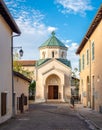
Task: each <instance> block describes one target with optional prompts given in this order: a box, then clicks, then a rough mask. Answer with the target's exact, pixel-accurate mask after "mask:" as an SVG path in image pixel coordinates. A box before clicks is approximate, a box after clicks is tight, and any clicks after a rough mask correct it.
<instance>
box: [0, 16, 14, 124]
mask: <svg viewBox="0 0 102 130" xmlns="http://www.w3.org/2000/svg"><path fill="white" fill-rule="evenodd" d="M11 35H12V32H11V30H10V28H9V26H8V25H7V23H6V22H5V21H4V19H3V17H2V16H1V15H0V123H2V122H4V121H5V120H7V119H8V118H10V117H11V115H12V69H11ZM1 93H6V95H7V97H6V114H5V115H4V116H1Z"/></svg>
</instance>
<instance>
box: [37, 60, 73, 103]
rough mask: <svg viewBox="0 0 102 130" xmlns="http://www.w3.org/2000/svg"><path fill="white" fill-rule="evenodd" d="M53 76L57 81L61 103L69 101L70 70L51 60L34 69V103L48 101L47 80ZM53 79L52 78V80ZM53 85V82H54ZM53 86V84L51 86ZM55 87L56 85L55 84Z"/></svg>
mask: <svg viewBox="0 0 102 130" xmlns="http://www.w3.org/2000/svg"><path fill="white" fill-rule="evenodd" d="M50 76H52V78H53V77H54V76H55V77H56V78H57V79H58V83H57V85H58V86H59V93H60V95H61V97H60V98H61V99H60V100H61V101H69V98H70V94H71V92H70V87H71V86H70V77H71V69H70V68H69V67H67V66H65V65H64V64H62V63H60V62H58V61H57V60H56V59H52V60H50V61H48V62H47V63H45V64H43V65H41V66H40V67H38V68H36V72H35V77H36V101H37V102H41V101H46V100H47V99H48V84H47V79H49V77H50ZM53 79H54V78H53ZM54 84H55V82H54ZM52 85H53V84H52ZM55 85H56V84H55Z"/></svg>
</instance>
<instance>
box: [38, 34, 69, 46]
mask: <svg viewBox="0 0 102 130" xmlns="http://www.w3.org/2000/svg"><path fill="white" fill-rule="evenodd" d="M47 46H49V47H50V46H51V47H53V46H54V47H55V46H56V47H64V48H67V47H66V46H65V45H64V44H63V43H62V42H61V41H60V40H59V39H57V38H56V37H55V32H52V36H51V37H50V38H49V39H48V40H47V41H46V42H44V43H43V44H42V45H41V46H40V48H42V47H47Z"/></svg>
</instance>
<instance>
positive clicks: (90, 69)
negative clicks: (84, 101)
mask: <svg viewBox="0 0 102 130" xmlns="http://www.w3.org/2000/svg"><path fill="white" fill-rule="evenodd" d="M85 39H86V40H88V41H89V51H90V67H89V77H90V82H89V83H90V90H89V91H90V92H89V94H90V95H89V96H90V97H89V98H90V101H89V107H90V108H91V40H90V39H89V38H88V37H87V36H85Z"/></svg>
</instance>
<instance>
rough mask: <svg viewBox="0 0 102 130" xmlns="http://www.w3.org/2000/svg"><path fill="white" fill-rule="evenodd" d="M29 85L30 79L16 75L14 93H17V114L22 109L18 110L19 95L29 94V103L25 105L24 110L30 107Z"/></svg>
mask: <svg viewBox="0 0 102 130" xmlns="http://www.w3.org/2000/svg"><path fill="white" fill-rule="evenodd" d="M28 87H29V83H28V81H26V80H24V79H22V78H20V77H18V76H14V93H15V111H16V114H17V113H19V112H20V111H19V110H17V97H21V94H22V93H23V94H24V95H25V96H27V105H24V111H25V110H28V109H29V101H28V93H29V91H28Z"/></svg>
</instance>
